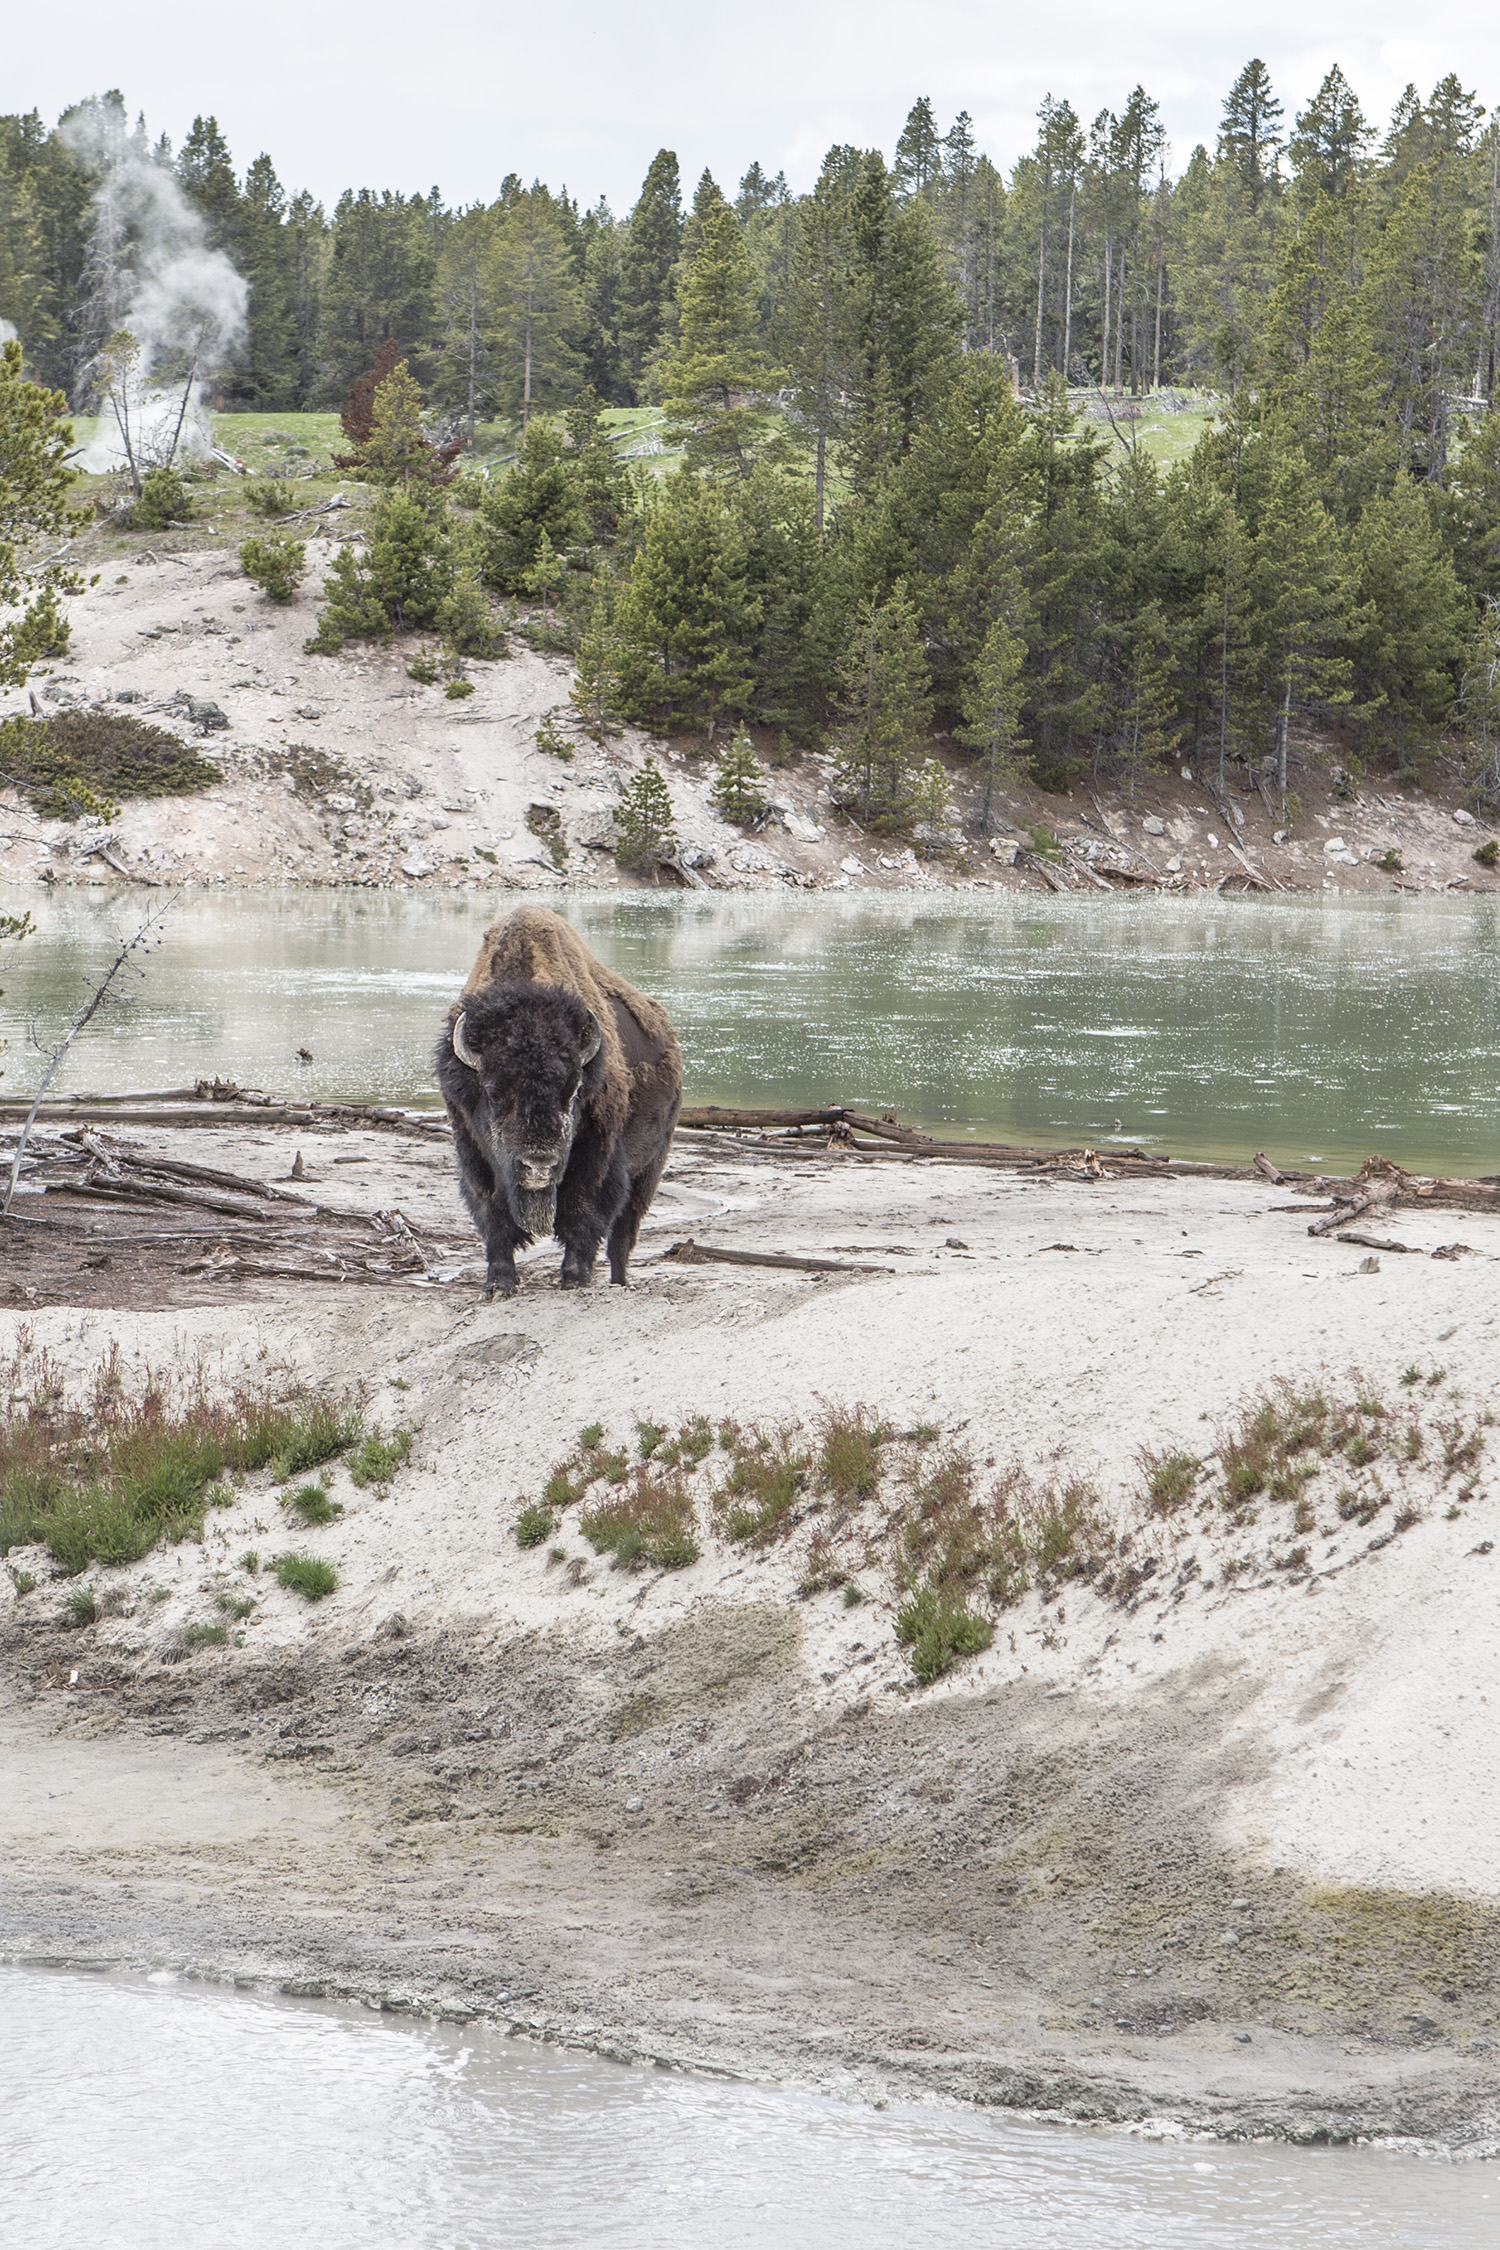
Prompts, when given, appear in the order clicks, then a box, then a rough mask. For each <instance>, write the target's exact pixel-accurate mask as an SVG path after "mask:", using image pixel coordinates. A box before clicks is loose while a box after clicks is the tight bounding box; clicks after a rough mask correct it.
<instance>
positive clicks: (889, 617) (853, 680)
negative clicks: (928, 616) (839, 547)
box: [833, 584, 932, 831]
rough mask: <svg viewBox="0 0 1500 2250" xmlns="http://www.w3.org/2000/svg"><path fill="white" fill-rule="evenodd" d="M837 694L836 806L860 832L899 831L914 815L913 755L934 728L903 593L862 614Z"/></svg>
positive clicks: (914, 626) (916, 635)
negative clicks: (861, 828) (841, 720)
mask: <svg viewBox="0 0 1500 2250" xmlns="http://www.w3.org/2000/svg"><path fill="white" fill-rule="evenodd" d="M843 690H844V693H843V699H842V702H841V706H840V708H841V710H842V712H843V715H844V721H845V725H844V729H843V739H842V741H841V743H840V745H839V749H838V752H837V755H836V758H835V761H834V769H833V793H834V798H835V801H836V802H837V803H838V804H840V805H842V806H843V807H844V808H845V809H846V810H847V811H849V812H851V813H853V814H854V816H855V817H856V819H858V820H859V821H860V822H861V823H862V824H863V825H864V826H865V827H866V828H873V829H876V830H878V831H893V830H900V829H902V828H904V827H905V826H906V825H907V824H908V822H909V820H910V818H911V813H912V802H913V799H912V790H913V781H914V767H913V762H912V753H913V751H914V750H915V749H916V747H917V745H918V743H920V742H921V741H922V740H923V738H924V737H925V736H926V734H927V733H928V731H929V730H930V728H931V725H932V698H931V692H930V689H929V686H928V673H927V658H926V652H925V651H924V649H923V647H922V637H921V632H920V628H919V625H918V621H917V612H916V609H915V607H914V606H913V604H912V602H911V601H910V600H909V599H908V597H907V593H906V588H905V587H904V586H903V585H900V584H898V585H897V587H896V589H895V591H894V592H893V593H892V595H891V597H890V599H889V600H888V601H885V602H882V603H880V604H878V605H877V604H876V603H874V602H867V603H866V604H865V605H864V606H863V607H862V609H861V610H860V613H859V617H858V620H857V622H856V624H855V627H854V631H853V632H852V633H851V635H850V637H849V641H848V644H847V646H846V648H845V651H844V663H843Z"/></svg>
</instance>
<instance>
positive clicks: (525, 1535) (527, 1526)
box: [515, 1500, 557, 1547]
mask: <svg viewBox="0 0 1500 2250" xmlns="http://www.w3.org/2000/svg"><path fill="white" fill-rule="evenodd" d="M556 1525H557V1517H556V1515H555V1513H554V1512H553V1510H552V1509H551V1508H548V1507H546V1506H544V1505H543V1504H542V1503H541V1502H540V1501H536V1500H533V1501H532V1502H531V1504H530V1505H529V1507H525V1508H523V1509H522V1510H521V1513H520V1514H519V1515H518V1516H517V1518H516V1525H515V1530H516V1545H517V1546H518V1547H540V1545H541V1544H542V1541H543V1540H544V1539H550V1538H551V1537H552V1534H553V1531H554V1530H555V1528H556Z"/></svg>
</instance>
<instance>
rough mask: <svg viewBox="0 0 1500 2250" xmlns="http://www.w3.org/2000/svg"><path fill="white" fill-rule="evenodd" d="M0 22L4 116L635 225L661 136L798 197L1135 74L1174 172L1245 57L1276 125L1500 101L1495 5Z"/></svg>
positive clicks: (114, 4) (342, 11) (835, 5)
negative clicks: (965, 124) (1333, 92)
mask: <svg viewBox="0 0 1500 2250" xmlns="http://www.w3.org/2000/svg"><path fill="white" fill-rule="evenodd" d="M8 13H9V15H10V29H9V30H8V31H7V33H6V35H5V69H4V77H3V84H0V106H3V107H4V108H6V109H22V110H25V109H30V108H33V107H35V108H38V109H40V110H41V111H42V113H43V115H44V117H45V118H46V119H47V120H48V122H49V123H50V122H52V121H54V120H55V118H56V116H57V114H58V113H59V111H60V110H61V109H62V108H63V107H64V106H65V105H66V104H67V103H68V102H70V101H74V100H77V99H78V98H80V97H81V96H82V95H84V94H88V93H97V92H102V91H103V90H104V89H106V88H107V87H110V86H118V87H120V89H121V90H122V92H123V93H124V96H125V99H126V102H127V104H128V105H129V107H130V110H131V112H132V114H134V112H135V111H136V110H137V109H139V108H144V109H145V111H146V116H147V122H148V124H149V125H150V127H151V129H152V131H153V133H159V132H162V131H166V132H168V133H170V134H171V136H172V139H173V141H174V143H175V142H177V141H180V139H181V137H182V135H183V133H184V131H185V130H186V128H187V127H188V125H189V124H190V123H191V120H192V118H193V116H194V114H195V112H197V111H199V110H202V111H205V112H212V113H213V114H215V115H216V116H217V117H218V120H219V123H220V125H221V126H222V127H223V129H224V131H225V133H226V135H227V136H228V139H229V143H230V146H231V148H232V150H233V152H234V157H235V161H236V163H237V165H238V166H239V167H240V169H241V170H242V171H243V169H244V166H245V165H246V163H248V161H249V160H250V158H251V157H253V156H254V155H256V154H257V153H258V152H259V151H260V150H261V149H266V150H268V151H269V153H270V155H271V156H272V158H273V160H274V161H275V164H276V167H277V170H278V172H279V173H280V176H281V178H282V180H283V181H284V182H285V183H286V185H287V186H288V187H289V188H298V187H309V188H311V189H312V190H313V192H314V193H315V194H317V195H319V196H321V197H322V198H323V199H324V200H325V201H326V202H328V203H330V204H331V203H332V201H333V199H334V198H335V197H336V196H337V194H338V193H339V191H340V189H342V188H344V187H348V186H356V187H360V186H369V187H391V188H404V189H407V190H415V189H425V188H426V187H428V186H430V185H432V184H433V183H434V182H435V183H437V184H438V185H439V186H440V187H441V188H442V190H443V193H444V195H445V196H446V197H447V199H448V200H449V202H450V203H467V202H472V201H477V200H488V199H490V198H491V197H493V195H494V194H495V192H496V190H497V188H498V186H499V183H500V181H501V180H502V178H503V177H504V175H505V174H506V173H507V172H512V171H514V172H519V173H521V174H522V175H523V177H525V178H527V179H530V178H532V177H533V176H538V175H539V176H540V177H541V178H543V179H545V180H547V181H548V182H549V183H550V184H551V185H552V186H553V187H558V186H561V185H562V184H563V183H566V185H567V186H568V188H569V189H570V190H571V191H572V192H573V193H574V194H575V195H577V196H579V197H580V199H581V200H582V201H584V202H592V201H593V200H594V198H595V197H596V196H598V195H599V194H600V193H601V192H602V193H604V194H607V195H608V196H609V198H610V201H611V202H612V204H613V205H614V207H615V209H616V210H617V211H623V210H625V209H627V208H628V207H629V205H630V203H631V202H632V201H633V200H634V197H635V194H636V191H637V189H638V187H639V184H640V180H641V176H642V174H643V173H644V171H645V169H646V166H647V164H648V163H649V161H650V159H651V157H652V155H653V154H654V153H655V151H656V150H657V148H659V147H661V146H663V145H665V146H667V147H670V148H675V149H676V151H677V153H678V156H679V158H680V160H681V163H682V171H683V178H684V181H685V183H686V185H687V188H688V191H689V192H690V191H691V187H692V184H693V182H694V181H695V180H696V179H697V176H698V174H699V172H700V171H701V170H702V168H703V166H704V165H705V164H706V165H709V166H710V167H711V169H712V170H713V172H714V175H715V177H716V178H717V179H718V180H719V182H720V184H721V185H722V186H724V187H727V188H729V189H730V190H731V191H732V190H733V187H734V185H735V183H736V182H737V181H738V179H739V176H740V174H741V173H742V172H743V171H744V169H745V167H746V166H747V165H748V164H749V162H750V161H751V159H752V158H754V157H758V158H759V159H760V161H761V163H762V164H764V165H765V167H766V169H767V170H768V171H770V172H773V173H774V172H775V171H776V170H777V169H778V168H781V167H785V170H786V174H787V178H788V180H789V182H790V183H791V185H792V186H793V187H794V188H805V187H807V186H809V185H810V184H811V182H812V180H813V178H814V176H815V175H816V172H817V168H818V164H819V162H820V160H821V158H822V155H823V152H824V151H825V149H826V148H827V147H828V146H829V145H830V143H832V142H834V141H843V140H847V141H854V142H857V143H859V144H861V145H864V146H870V145H874V146H879V147H881V148H884V149H885V150H886V151H887V153H889V151H890V149H891V148H892V146H893V144H894V141H895V137H896V134H897V133H898V132H899V131H900V129H901V124H902V121H903V119H904V117H905V115H906V112H907V110H908V109H909V108H910V106H911V103H912V102H913V100H914V99H915V98H916V96H917V95H919V94H927V95H930V97H931V99H932V102H933V105H934V108H935V109H936V111H937V113H938V118H939V122H940V124H941V125H942V126H943V127H945V128H946V126H947V125H948V123H949V122H950V121H951V119H952V117H953V115H954V113H955V112H956V111H958V110H959V109H968V110H969V111H970V112H971V114H972V115H973V118H974V121H975V127H976V132H977V137H978V140H979V144H980V146H981V147H982V148H983V149H985V150H987V152H988V153H989V154H990V155H991V156H992V157H993V158H994V159H995V161H996V162H997V163H998V164H1000V165H1001V167H1002V169H1008V168H1009V166H1010V164H1011V163H1012V162H1013V161H1014V159H1015V157H1016V156H1018V155H1019V154H1020V153H1021V152H1022V150H1023V149H1025V148H1026V147H1027V146H1028V145H1029V143H1030V141H1031V138H1032V134H1033V130H1034V127H1033V118H1034V113H1035V110H1036V106H1037V103H1038V102H1039V101H1040V100H1041V98H1042V96H1043V95H1044V94H1046V93H1048V92H1051V93H1053V94H1055V95H1057V96H1059V97H1063V96H1066V98H1067V99H1068V100H1070V101H1071V102H1072V104H1073V106H1074V108H1075V109H1076V110H1078V111H1079V112H1080V114H1081V115H1082V116H1083V118H1084V120H1085V122H1087V120H1088V119H1090V118H1091V117H1092V116H1093V115H1094V114H1095V112H1096V111H1098V110H1099V109H1101V108H1103V107H1106V106H1108V107H1110V108H1116V109H1117V108H1118V107H1119V106H1120V104H1121V103H1122V102H1123V100H1124V99H1125V97H1126V95H1127V94H1128V93H1129V91H1130V89H1131V87H1132V86H1133V85H1134V84H1135V83H1136V82H1137V81H1139V82H1140V83H1141V84H1143V85H1144V86H1145V87H1146V89H1147V91H1148V93H1150V94H1152V95H1154V96H1155V98H1156V99H1157V101H1159V102H1160V103H1161V105H1162V112H1163V116H1164V119H1165V122H1166V126H1167V130H1168V133H1169V134H1170V136H1171V141H1172V147H1173V156H1174V162H1175V165H1176V167H1178V168H1180V166H1181V164H1182V162H1183V161H1184V160H1185V158H1186V156H1187V155H1188V153H1189V152H1190V150H1191V148H1192V146H1193V143H1194V142H1195V141H1196V140H1199V139H1205V140H1208V141H1210V142H1211V141H1212V138H1213V134H1214V130H1215V126H1216V122H1217V119H1218V113H1219V107H1220V104H1221V102H1222V100H1223V96H1224V94H1225V92H1226V90H1227V89H1228V87H1229V85H1230V84H1231V82H1232V80H1233V79H1234V77H1235V75H1236V73H1237V72H1238V70H1239V69H1240V67H1241V65H1242V64H1243V63H1244V62H1245V61H1246V60H1247V59H1248V57H1249V56H1250V55H1252V54H1256V53H1258V54H1260V55H1261V56H1262V57H1263V58H1264V59H1265V61H1266V63H1267V65H1268V66H1269V68H1270V71H1271V74H1272V78H1273V81H1274V83H1275V86H1276V90H1277V92H1278V93H1279V94H1280V96H1281V98H1282V100H1283V102H1284V103H1285V104H1286V110H1287V119H1288V121H1289V120H1290V117H1291V114H1292V111H1293V109H1294V108H1295V107H1297V106H1299V105H1300V104H1302V103H1304V102H1305V101H1306V99H1307V97H1308V95H1309V94H1310V93H1311V92H1312V90H1313V89H1314V88H1315V87H1316V85H1317V84H1318V82H1319V80H1320V79H1321V78H1322V76H1323V73H1324V72H1325V71H1326V70H1327V69H1328V67H1329V66H1330V64H1332V63H1334V62H1338V63H1339V64H1340V65H1341V66H1342V68H1343V70H1344V72H1345V75H1346V76H1347V77H1348V78H1349V79H1350V81H1351V82H1352V84H1353V86H1354V88H1355V91H1356V92H1357V93H1358V95H1359V97H1360V99H1361V101H1362V102H1363V103H1364V105H1365V109H1366V111H1367V113H1369V114H1370V115H1371V116H1372V118H1374V119H1375V120H1376V121H1377V122H1378V123H1382V124H1383V122H1384V120H1385V118H1386V116H1387V115H1388V114H1389V111H1390V109H1391V106H1392V104H1393V102H1394V101H1395V99H1396V97H1397V95H1398V94H1399V93H1400V91H1401V89H1402V87H1403V86H1404V85H1405V84H1406V82H1407V80H1408V79H1415V80H1416V82H1417V84H1418V86H1419V87H1420V89H1421V90H1422V92H1423V93H1424V94H1425V93H1427V92H1428V91H1429V90H1430V88H1431V87H1432V85H1433V84H1434V82H1435V81H1436V80H1437V79H1438V78H1440V77H1442V76H1443V75H1444V74H1445V73H1446V72H1447V71H1449V70H1456V71H1457V72H1458V73H1459V75H1460V76H1461V77H1462V78H1463V81H1464V84H1465V85H1466V87H1470V88H1474V89H1476V90H1477V92H1478V94H1479V98H1480V100H1481V101H1483V102H1487V103H1488V102H1491V101H1493V102H1500V14H1495V15H1492V14H1491V13H1490V9H1489V7H1488V6H1486V5H1485V4H1484V0H1463V4H1462V5H1460V4H1458V0H1428V4H1427V5H1426V6H1424V7H1423V8H1421V9H1420V10H1417V9H1413V8H1412V7H1410V5H1404V6H1399V7H1398V6H1397V5H1396V4H1395V0H1322V5H1321V6H1319V7H1317V8H1315V9H1314V8H1309V7H1308V6H1307V5H1306V4H1305V0H1303V4H1301V5H1294V4H1293V0H1270V4H1268V5H1264V6H1262V7H1261V8H1260V9H1258V10H1257V11H1256V12H1255V13H1254V15H1253V16H1251V17H1250V18H1249V19H1248V20H1247V19H1244V18H1241V17H1240V16H1239V14H1238V11H1237V10H1231V9H1229V8H1227V7H1223V6H1218V7H1215V6H1212V5H1210V6H1205V5H1203V0H1157V5H1156V6H1155V7H1154V8H1152V9H1151V10H1150V11H1149V12H1147V11H1143V10H1138V9H1133V8H1130V7H1128V6H1123V5H1121V0H1072V4H1071V5H1070V6H1069V7H1068V8H1067V10H1066V12H1064V10H1063V9H1062V8H1060V7H1058V6H1057V5H1056V4H1055V0H1054V4H1053V5H1052V6H1050V7H1047V6H1042V7H1038V6H1035V5H1031V6H1025V5H1017V4H1016V0H918V4H917V5H913V4H912V0H903V4H901V5H897V4H895V0H864V4H862V5H857V4H855V0H739V4H738V5H736V6H734V7H726V6H724V5H723V4H722V0H720V4H718V5H713V4H710V5H707V6H705V5H704V4H703V0H696V4H693V5H689V4H688V0H646V4H644V5H639V4H638V5H636V6H635V7H633V8H632V7H625V6H622V5H620V4H619V0H614V4H612V5H609V6H606V5H603V4H602V0H564V4H563V5H561V6H558V5H555V4H554V6H552V7H551V8H547V7H543V6H538V5H537V4H536V0H532V4H531V5H528V6H525V7H522V6H519V5H517V4H516V0H501V4H500V5H496V4H494V0H489V4H486V5H481V4H479V0H427V4H426V5H425V6H413V5H412V4H411V0H401V4H400V5H397V4H395V0H357V4H355V0H295V4H293V0H256V5H255V6H253V7H246V8H237V9H234V10H232V11H231V10H227V9H223V10H216V9H214V8H213V7H211V6H205V5H204V4H203V0H194V5H193V6H191V7H189V6H185V5H182V4H180V0H179V4H177V5H164V4H163V0H136V4H135V5H134V6H132V7H129V8H122V7H121V6H120V5H119V4H118V0H108V4H107V5H106V4H105V0H71V5H70V6H69V7H68V10H67V14H66V32H65V33H64V32H62V31H60V29H59V19H58V18H56V17H54V16H52V15H51V14H50V11H49V10H47V9H43V8H34V7H30V8H25V9H22V8H20V7H19V6H18V7H16V8H15V9H14V11H13V12H12V11H8Z"/></svg>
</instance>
